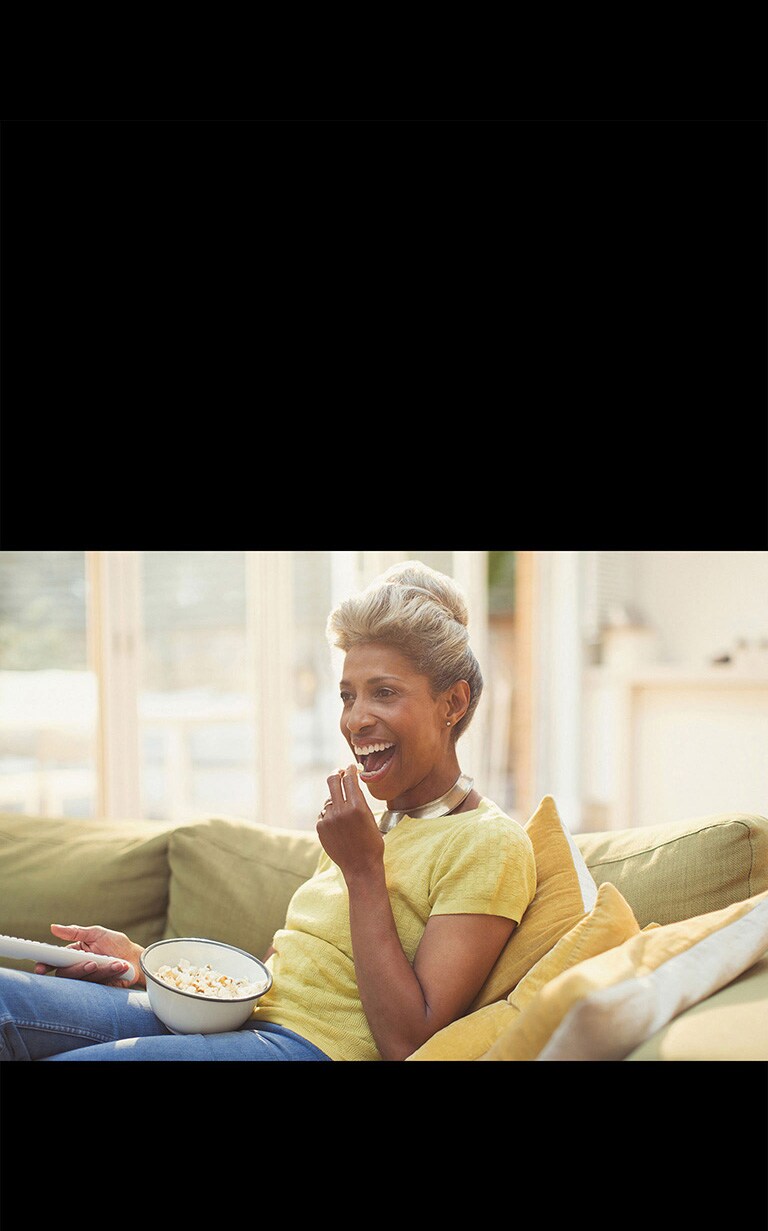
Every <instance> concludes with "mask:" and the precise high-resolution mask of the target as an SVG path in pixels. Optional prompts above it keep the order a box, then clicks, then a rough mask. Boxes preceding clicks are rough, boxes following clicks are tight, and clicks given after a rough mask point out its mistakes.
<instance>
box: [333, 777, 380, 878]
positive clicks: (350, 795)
mask: <svg viewBox="0 0 768 1231" xmlns="http://www.w3.org/2000/svg"><path fill="white" fill-rule="evenodd" d="M327 782H328V790H329V791H330V798H329V799H327V800H326V801H325V804H324V805H323V809H322V812H321V813H320V815H319V817H318V820H317V833H318V837H319V838H320V841H321V843H322V845H323V849H324V850H325V852H326V854H327V855H328V856H329V858H331V859H332V860H333V862H334V863H335V864H337V865H338V867H340V868H341V871H342V873H343V874H344V877H345V879H348V878H349V877H350V876H355V875H359V874H363V875H364V874H366V873H369V872H372V871H379V870H380V869H381V868H382V867H383V864H384V838H383V835H382V834H381V833H380V832H379V828H378V826H377V824H376V821H375V819H374V815H373V813H372V812H371V809H370V808H369V807H368V804H367V802H366V799H365V796H364V795H363V792H362V790H361V787H360V782H359V780H358V777H357V766H356V765H349V766H348V767H347V768H346V769H345V770H344V769H340V770H339V771H338V772H337V773H335V774H331V776H330V777H329V778H328V779H327Z"/></svg>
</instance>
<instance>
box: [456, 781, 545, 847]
mask: <svg viewBox="0 0 768 1231" xmlns="http://www.w3.org/2000/svg"><path fill="white" fill-rule="evenodd" d="M451 819H452V820H453V821H454V822H459V826H460V828H462V829H464V830H466V831H467V832H470V833H475V834H477V835H478V837H482V838H483V839H487V837H488V836H489V835H493V836H494V837H498V838H502V839H504V838H506V839H507V840H508V841H509V842H511V843H516V844H519V845H521V846H523V847H530V848H531V850H532V849H533V846H532V843H531V839H530V838H529V836H528V833H527V831H526V829H525V827H524V826H523V825H522V824H521V823H520V821H517V820H515V818H514V817H512V816H510V815H509V813H508V812H505V811H504V809H503V808H502V807H500V806H499V804H497V803H496V802H495V801H494V800H493V799H490V798H489V797H488V796H487V795H483V796H481V798H480V803H479V804H478V806H477V807H476V808H472V809H471V810H470V811H469V812H457V813H454V815H453V817H452V818H451Z"/></svg>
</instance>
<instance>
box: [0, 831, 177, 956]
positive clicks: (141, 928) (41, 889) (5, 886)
mask: <svg viewBox="0 0 768 1231" xmlns="http://www.w3.org/2000/svg"><path fill="white" fill-rule="evenodd" d="M168 837H169V826H167V825H164V824H162V823H160V822H157V821H141V820H137V821H132V820H125V821H112V822H108V821H85V820H73V819H67V818H47V817H32V816H19V815H16V814H10V813H2V814H0V885H2V893H0V932H3V933H5V934H6V935H8V936H22V937H25V938H26V939H27V940H46V941H54V943H57V942H56V941H55V938H54V937H53V936H52V935H51V930H50V925H51V924H52V923H80V924H91V923H100V924H103V925H104V926H105V927H110V928H115V929H117V930H118V931H121V932H126V933H127V934H128V935H129V936H130V937H131V939H132V940H135V941H136V942H137V943H138V944H140V945H148V944H150V942H151V941H153V940H158V939H159V938H160V937H161V936H162V934H163V928H164V927H165V919H166V912H167V904H168ZM59 943H60V942H59ZM3 965H7V966H16V967H18V968H20V969H24V970H30V969H31V966H30V964H29V963H28V962H24V963H19V962H14V961H12V960H10V959H8V960H4V961H3Z"/></svg>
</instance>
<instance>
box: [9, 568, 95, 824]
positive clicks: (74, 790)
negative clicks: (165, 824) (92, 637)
mask: <svg viewBox="0 0 768 1231" xmlns="http://www.w3.org/2000/svg"><path fill="white" fill-rule="evenodd" d="M87 609H88V592H87V582H86V564H85V552H82V551H32V552H28V551H18V552H16V551H6V552H0V808H1V809H2V810H3V811H5V812H24V813H38V814H41V813H42V814H47V815H49V816H91V815H93V814H94V812H95V809H96V799H97V772H96V767H97V738H96V735H97V692H96V677H95V674H94V672H93V671H92V670H91V669H90V666H89V661H90V645H89V638H88V631H87Z"/></svg>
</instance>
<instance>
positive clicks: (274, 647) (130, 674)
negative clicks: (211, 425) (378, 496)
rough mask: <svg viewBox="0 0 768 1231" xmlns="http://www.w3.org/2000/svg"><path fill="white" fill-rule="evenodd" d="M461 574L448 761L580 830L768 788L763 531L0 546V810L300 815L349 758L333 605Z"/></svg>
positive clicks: (750, 806)
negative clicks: (625, 544)
mask: <svg viewBox="0 0 768 1231" xmlns="http://www.w3.org/2000/svg"><path fill="white" fill-rule="evenodd" d="M407 558H419V559H422V560H424V561H425V562H426V563H427V564H430V565H432V566H433V567H435V568H438V569H440V570H442V571H444V572H447V573H449V574H451V575H452V576H454V577H456V579H457V580H458V581H459V583H460V584H461V585H462V587H463V588H464V591H465V594H466V596H467V600H468V603H469V609H470V637H471V640H472V643H473V645H474V648H475V652H476V654H477V656H478V658H479V660H480V663H481V667H482V669H483V674H484V677H485V681H486V686H485V693H484V699H483V702H482V704H481V706H480V708H479V710H478V712H477V715H476V717H475V719H474V721H473V724H472V726H471V727H470V728H469V730H468V731H467V733H466V735H465V736H464V738H463V739H462V741H461V743H460V745H459V756H460V761H461V765H462V768H463V769H464V770H465V771H466V772H467V773H469V774H472V775H473V776H474V778H475V780H476V782H477V783H478V785H479V786H480V787H481V789H482V790H483V791H484V792H485V793H486V794H488V795H491V796H492V797H494V798H495V799H496V800H497V801H498V802H499V803H500V804H501V805H502V806H504V807H505V808H506V809H507V810H508V811H509V812H510V813H511V814H512V815H514V816H517V817H518V819H520V820H522V821H525V820H527V819H528V817H529V816H530V814H531V813H532V811H533V810H534V808H535V807H536V805H537V803H538V802H539V799H540V798H541V796H542V795H544V794H552V795H553V796H554V797H555V799H556V801H557V804H558V808H559V809H560V812H561V815H562V816H563V819H564V820H565V821H566V822H567V823H568V824H569V826H570V827H571V829H572V830H574V831H577V830H580V829H582V830H584V829H587V830H596V829H611V828H614V829H615V828H625V827H628V826H635V825H648V824H653V823H657V822H658V823H662V822H666V821H669V820H676V819H684V818H690V817H693V816H699V815H706V814H709V813H714V812H717V811H719V810H744V811H752V812H761V813H766V812H768V755H766V752H767V750H768V602H767V599H768V552H760V551H744V552H723V551H714V552H686V551H670V552H663V551H661V552H653V551H650V552H644V551H627V552H622V551H608V552H600V551H568V552H525V551H418V550H413V551H411V550H409V551H391V552H389V551H386V552H382V551H375V552H365V551H254V552H248V551H199V552H198V551H178V552H173V551H146V552H132V551H129V552H120V551H116V552H109V551H101V552H88V551H52V552H45V551H28V552H25V551H18V552H17V551H5V552H0V811H2V812H17V813H28V814H30V815H31V814H35V815H40V814H46V815H49V816H69V817H143V818H150V819H157V820H159V821H168V820H170V821H186V820H191V819H195V818H198V817H202V816H215V815H219V816H237V817H242V818H245V819H250V820H254V821H260V822H263V823H266V824H269V825H275V826H281V827H288V828H299V829H306V828H311V827H313V826H314V823H315V819H316V816H317V812H318V809H319V807H320V805H321V803H322V801H323V799H324V798H325V796H326V794H327V790H326V782H325V780H326V778H327V776H328V774H329V773H331V772H332V771H333V770H334V769H336V768H337V767H338V766H339V765H343V764H347V763H348V759H349V751H348V749H347V746H346V744H345V743H344V741H343V740H342V738H341V735H340V732H339V725H338V724H339V714H340V705H339V700H338V679H339V668H340V662H339V660H338V659H336V658H335V657H334V655H333V654H332V653H331V651H330V650H329V648H328V646H327V643H326V640H325V621H326V617H327V615H328V612H329V610H330V608H331V606H332V605H333V604H334V603H335V602H337V601H338V600H339V599H340V598H342V597H344V596H345V595H346V594H348V593H350V592H351V591H353V590H355V589H357V588H359V587H360V586H361V585H364V584H366V583H367V582H368V581H370V580H371V579H372V578H373V577H374V576H376V575H377V574H378V573H379V572H381V571H382V570H383V569H384V568H386V567H387V566H388V565H389V564H391V563H393V562H394V561H396V560H399V559H407Z"/></svg>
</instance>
